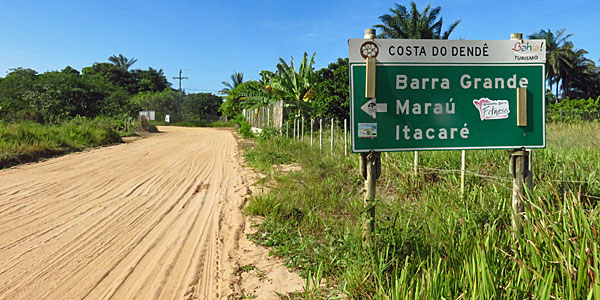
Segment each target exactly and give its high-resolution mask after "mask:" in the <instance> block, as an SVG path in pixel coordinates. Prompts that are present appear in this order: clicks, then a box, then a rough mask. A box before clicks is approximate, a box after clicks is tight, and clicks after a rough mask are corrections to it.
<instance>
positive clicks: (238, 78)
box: [219, 72, 244, 95]
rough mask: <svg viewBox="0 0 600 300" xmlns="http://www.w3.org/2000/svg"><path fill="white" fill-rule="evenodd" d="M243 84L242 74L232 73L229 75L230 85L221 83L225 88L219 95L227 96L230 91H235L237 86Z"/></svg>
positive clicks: (224, 82)
mask: <svg viewBox="0 0 600 300" xmlns="http://www.w3.org/2000/svg"><path fill="white" fill-rule="evenodd" d="M243 82H244V73H242V72H233V74H231V83H229V82H227V81H221V84H223V85H224V86H225V87H224V88H223V89H221V90H220V91H219V94H221V95H229V93H230V92H231V90H233V89H235V88H236V87H237V86H238V85H240V84H242V83H243Z"/></svg>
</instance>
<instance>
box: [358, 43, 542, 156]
mask: <svg viewBox="0 0 600 300" xmlns="http://www.w3.org/2000/svg"><path fill="white" fill-rule="evenodd" d="M544 43H545V41H543V40H529V41H521V40H503V41H464V40H392V39H374V40H365V39H351V40H350V41H349V45H350V77H351V78H350V80H351V132H352V133H351V138H352V151H354V152H369V151H416V150H464V149H517V148H521V147H526V148H543V147H545V126H544V125H545V122H544V118H545V115H544V111H545V106H544V105H545V103H544V94H545V82H544V75H545V64H544V62H545V44H544ZM373 45H375V46H376V47H377V49H378V50H377V51H376V53H377V61H376V67H375V70H376V72H375V73H376V77H375V84H374V85H375V87H376V88H375V94H376V95H377V96H376V97H373V98H367V97H365V96H366V95H365V94H366V88H367V87H366V85H365V84H364V83H365V82H368V80H367V79H368V78H367V74H366V73H367V62H366V61H367V60H366V59H365V58H364V57H363V53H365V51H366V50H365V51H362V52H361V49H364V48H365V47H366V46H371V48H372V47H375V46H373ZM522 49H524V50H522ZM367 55H368V53H367ZM519 95H520V96H519Z"/></svg>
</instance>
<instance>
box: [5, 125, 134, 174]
mask: <svg viewBox="0 0 600 300" xmlns="http://www.w3.org/2000/svg"><path fill="white" fill-rule="evenodd" d="M125 127H126V125H125V124H123V123H119V122H115V120H113V119H103V118H96V119H87V118H83V117H80V118H74V119H72V120H70V121H68V122H63V123H60V124H40V123H36V122H32V121H19V122H11V123H7V122H0V137H1V138H0V169H1V168H6V167H10V166H14V165H17V164H21V163H26V162H32V161H36V160H39V159H41V158H48V157H52V156H56V155H60V154H65V153H69V152H75V151H81V150H84V149H86V148H89V147H97V146H101V145H109V144H115V143H120V142H122V140H121V135H128V134H131V133H132V131H129V132H127V131H125Z"/></svg>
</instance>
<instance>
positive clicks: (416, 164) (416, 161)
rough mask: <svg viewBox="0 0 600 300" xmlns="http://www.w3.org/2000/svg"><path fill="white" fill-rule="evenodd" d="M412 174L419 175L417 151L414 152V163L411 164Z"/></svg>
mask: <svg viewBox="0 0 600 300" xmlns="http://www.w3.org/2000/svg"><path fill="white" fill-rule="evenodd" d="M413 172H414V173H415V175H417V174H419V151H415V161H414V163H413Z"/></svg>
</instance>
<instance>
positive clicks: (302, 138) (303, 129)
mask: <svg viewBox="0 0 600 300" xmlns="http://www.w3.org/2000/svg"><path fill="white" fill-rule="evenodd" d="M301 127H302V141H303V142H304V117H302V126H301Z"/></svg>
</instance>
